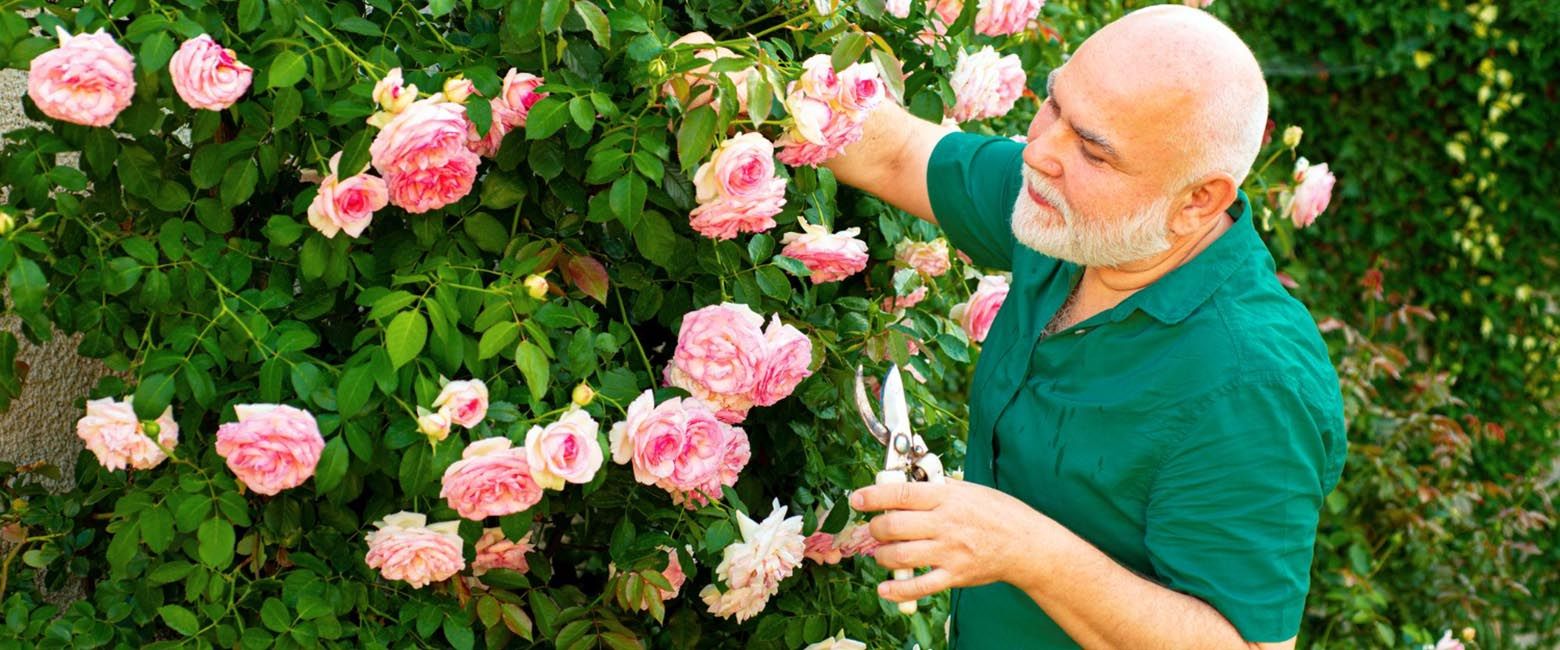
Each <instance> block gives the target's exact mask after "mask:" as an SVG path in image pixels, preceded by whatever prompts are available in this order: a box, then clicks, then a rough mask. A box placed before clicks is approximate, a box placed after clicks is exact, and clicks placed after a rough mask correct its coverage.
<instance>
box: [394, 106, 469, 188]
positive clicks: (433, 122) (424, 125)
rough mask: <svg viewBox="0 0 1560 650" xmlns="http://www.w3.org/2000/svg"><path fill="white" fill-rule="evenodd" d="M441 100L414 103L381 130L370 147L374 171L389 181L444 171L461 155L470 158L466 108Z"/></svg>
mask: <svg viewBox="0 0 1560 650" xmlns="http://www.w3.org/2000/svg"><path fill="white" fill-rule="evenodd" d="M440 99H441V98H438V97H430V98H428V99H423V100H421V101H416V102H412V104H411V105H409V106H407V107H406V109H405V110H403V111H401V112H400V113H398V114H396V115H395V117H394V118H392V119H391V120H390V122H389V123H387V124H385V126H384V128H383V129H380V131H379V133H378V135H375V136H374V142H373V143H372V144H370V145H369V147H368V153H369V155H370V156H371V158H372V161H373V163H374V169H376V170H378V171H379V173H380V174H382V175H384V176H385V177H387V178H388V177H389V176H391V175H393V174H396V173H410V172H416V171H419V170H426V169H433V168H438V167H443V166H444V165H445V164H446V163H448V162H449V160H450V159H451V158H454V157H456V156H458V155H459V154H460V153H466V154H470V151H468V150H467V149H466V135H467V119H466V107H464V106H461V105H460V104H456V103H454V102H446V101H439V100H440ZM472 157H473V158H475V156H474V155H473V156H472Z"/></svg>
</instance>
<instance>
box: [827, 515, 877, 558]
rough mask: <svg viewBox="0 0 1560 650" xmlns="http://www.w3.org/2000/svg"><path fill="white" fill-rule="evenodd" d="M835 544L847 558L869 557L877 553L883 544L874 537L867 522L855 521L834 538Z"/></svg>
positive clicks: (846, 525)
mask: <svg viewBox="0 0 1560 650" xmlns="http://www.w3.org/2000/svg"><path fill="white" fill-rule="evenodd" d="M834 540H835V541H834V543H835V544H836V545H837V546H838V547H839V550H840V553H841V554H842V555H844V556H845V557H856V556H858V555H860V556H867V557H871V556H873V555H875V554H876V553H877V549H878V547H879V546H882V544H881V543H879V542H878V541H877V538H875V537H873V536H872V529H871V528H868V527H867V522H864V521H854V522H851V523H848V524H845V527H844V528H843V529H841V530H840V532H839V533H838V534H836V535H835V536H834Z"/></svg>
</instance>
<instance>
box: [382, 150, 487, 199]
mask: <svg viewBox="0 0 1560 650" xmlns="http://www.w3.org/2000/svg"><path fill="white" fill-rule="evenodd" d="M462 154H464V155H462ZM479 162H480V159H479V158H478V156H477V154H476V153H474V152H472V151H470V150H467V149H462V150H461V153H460V154H456V155H455V156H454V157H452V158H450V159H449V160H447V161H446V162H445V164H444V165H443V166H440V167H430V168H428V169H421V170H417V171H411V172H402V173H392V174H390V175H388V176H386V177H385V180H386V182H388V183H389V184H390V203H392V204H394V205H395V206H396V207H398V208H401V209H403V210H406V211H407V212H410V213H412V214H422V213H424V212H427V211H429V210H437V209H439V208H442V207H444V206H447V205H449V204H451V203H454V202H456V201H459V200H461V199H463V198H465V197H466V195H467V194H470V193H471V186H472V184H473V183H475V182H476V180H477V164H478V163H479Z"/></svg>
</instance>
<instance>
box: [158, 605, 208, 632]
mask: <svg viewBox="0 0 1560 650" xmlns="http://www.w3.org/2000/svg"><path fill="white" fill-rule="evenodd" d="M157 615H158V616H159V617H161V618H162V620H163V623H166V624H167V625H168V628H169V629H171V630H173V631H175V632H178V633H179V634H183V635H184V636H194V635H195V633H196V632H198V631H200V619H197V618H195V614H194V613H193V612H191V611H190V610H188V609H185V608H183V607H180V606H178V605H163V606H162V607H158V608H157Z"/></svg>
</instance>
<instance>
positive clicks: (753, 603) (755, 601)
mask: <svg viewBox="0 0 1560 650" xmlns="http://www.w3.org/2000/svg"><path fill="white" fill-rule="evenodd" d="M770 595H771V594H770V593H769V592H767V591H764V590H763V588H762V587H760V586H753V587H741V588H730V589H727V590H725V591H721V590H720V588H719V587H716V586H715V585H705V586H704V588H703V589H700V590H699V599H700V600H703V601H704V604H705V605H706V606H708V607H709V612H710V613H711V614H714V615H716V616H719V617H721V618H732V617H735V618H736V620H737V622H738V623H741V622H743V621H746V620H748V619H750V618H753V617H754V616H758V614H759V612H762V611H764V606H765V605H768V604H769V596H770Z"/></svg>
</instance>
